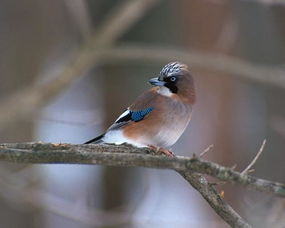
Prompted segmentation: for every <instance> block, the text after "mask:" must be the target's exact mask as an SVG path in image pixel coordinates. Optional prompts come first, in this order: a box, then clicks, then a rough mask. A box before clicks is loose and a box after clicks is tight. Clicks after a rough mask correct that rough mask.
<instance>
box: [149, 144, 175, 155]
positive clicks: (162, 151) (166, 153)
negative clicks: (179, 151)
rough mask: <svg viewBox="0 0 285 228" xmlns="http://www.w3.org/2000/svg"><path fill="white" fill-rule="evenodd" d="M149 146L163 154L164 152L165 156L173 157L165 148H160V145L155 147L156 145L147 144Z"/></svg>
mask: <svg viewBox="0 0 285 228" xmlns="http://www.w3.org/2000/svg"><path fill="white" fill-rule="evenodd" d="M148 147H149V148H151V149H153V150H155V151H156V152H161V153H163V154H165V155H166V156H167V157H174V154H173V153H172V152H171V151H170V150H167V149H164V148H161V147H157V146H153V145H148Z"/></svg>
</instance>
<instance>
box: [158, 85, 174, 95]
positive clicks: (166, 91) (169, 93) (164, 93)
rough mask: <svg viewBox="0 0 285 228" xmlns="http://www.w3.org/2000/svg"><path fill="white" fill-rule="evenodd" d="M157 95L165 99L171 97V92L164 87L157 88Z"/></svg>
mask: <svg viewBox="0 0 285 228" xmlns="http://www.w3.org/2000/svg"><path fill="white" fill-rule="evenodd" d="M158 93H159V94H161V95H163V96H166V97H171V95H172V92H171V91H170V90H169V89H168V88H167V87H165V86H161V87H159V90H158Z"/></svg>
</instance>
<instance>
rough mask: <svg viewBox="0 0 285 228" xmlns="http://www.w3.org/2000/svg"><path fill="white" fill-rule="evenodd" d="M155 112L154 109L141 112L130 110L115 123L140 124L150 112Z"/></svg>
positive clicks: (150, 108)
mask: <svg viewBox="0 0 285 228" xmlns="http://www.w3.org/2000/svg"><path fill="white" fill-rule="evenodd" d="M153 110H154V108H153V107H149V108H146V109H143V110H139V111H131V110H128V111H126V112H125V114H123V115H122V116H120V117H119V119H118V120H117V121H116V122H115V123H121V122H127V121H130V120H131V121H134V122H138V121H141V120H143V118H144V117H145V116H146V115H147V114H149V113H150V112H152V111H153Z"/></svg>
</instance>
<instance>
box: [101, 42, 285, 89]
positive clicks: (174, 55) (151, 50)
mask: <svg viewBox="0 0 285 228" xmlns="http://www.w3.org/2000/svg"><path fill="white" fill-rule="evenodd" d="M102 54H103V56H102V58H104V59H103V60H104V61H105V62H106V63H109V62H114V61H115V62H120V61H124V62H125V61H128V62H130V61H149V62H152V63H153V62H158V63H165V62H169V61H173V60H179V61H183V62H185V63H188V64H189V66H190V69H191V68H199V69H203V70H205V69H206V70H210V71H218V72H226V73H229V74H231V75H234V76H236V77H241V78H244V79H248V80H252V81H253V82H258V83H263V84H265V85H271V86H276V87H279V88H282V89H285V68H284V67H279V66H269V65H268V66H265V65H259V64H254V63H250V62H248V61H245V60H242V59H239V58H236V57H231V56H227V55H223V54H213V53H206V52H201V51H198V50H194V49H192V50H187V51H185V49H183V50H182V49H181V48H178V47H172V48H169V47H159V46H149V45H135V44H133V45H121V46H120V47H115V48H112V49H105V50H104V53H102Z"/></svg>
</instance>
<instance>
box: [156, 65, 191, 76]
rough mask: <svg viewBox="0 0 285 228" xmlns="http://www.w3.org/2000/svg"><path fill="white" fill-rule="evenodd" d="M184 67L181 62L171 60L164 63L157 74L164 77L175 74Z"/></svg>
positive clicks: (185, 67) (184, 68)
mask: <svg viewBox="0 0 285 228" xmlns="http://www.w3.org/2000/svg"><path fill="white" fill-rule="evenodd" d="M186 69H187V66H186V65H185V64H183V63H179V62H171V63H168V64H167V65H165V66H164V67H163V68H162V70H161V71H160V73H159V74H160V75H161V76H164V77H169V76H172V75H177V74H179V73H181V72H182V71H183V70H186Z"/></svg>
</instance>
